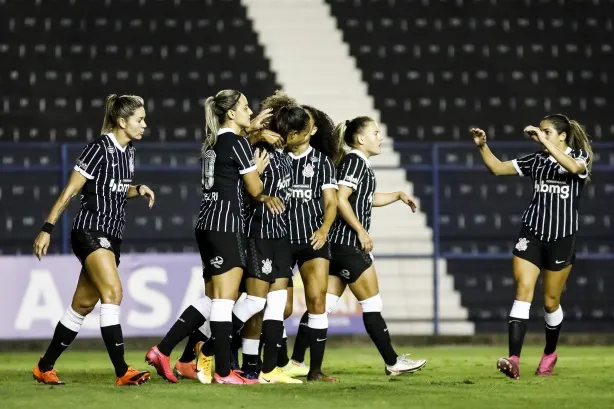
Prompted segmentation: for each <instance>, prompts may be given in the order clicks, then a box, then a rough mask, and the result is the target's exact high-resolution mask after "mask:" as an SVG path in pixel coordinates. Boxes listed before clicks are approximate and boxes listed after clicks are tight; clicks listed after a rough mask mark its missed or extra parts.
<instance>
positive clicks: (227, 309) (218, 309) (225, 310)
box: [210, 298, 235, 322]
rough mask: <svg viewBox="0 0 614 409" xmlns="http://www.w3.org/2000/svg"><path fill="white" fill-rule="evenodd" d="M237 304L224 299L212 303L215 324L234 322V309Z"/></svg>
mask: <svg viewBox="0 0 614 409" xmlns="http://www.w3.org/2000/svg"><path fill="white" fill-rule="evenodd" d="M234 305H235V302H234V301H233V300H227V299H223V298H216V299H214V300H213V301H212V302H211V319H210V321H215V322H232V308H233V307H234Z"/></svg>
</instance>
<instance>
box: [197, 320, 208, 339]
mask: <svg viewBox="0 0 614 409" xmlns="http://www.w3.org/2000/svg"><path fill="white" fill-rule="evenodd" d="M198 330H199V331H200V332H201V334H203V335H204V336H206V337H207V338H211V324H210V323H209V321H205V323H204V324H203V325H201V326H200V327H199V328H198Z"/></svg>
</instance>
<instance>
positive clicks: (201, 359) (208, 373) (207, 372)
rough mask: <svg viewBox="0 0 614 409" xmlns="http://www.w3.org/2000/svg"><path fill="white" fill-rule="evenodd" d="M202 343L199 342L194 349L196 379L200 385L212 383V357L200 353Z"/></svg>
mask: <svg viewBox="0 0 614 409" xmlns="http://www.w3.org/2000/svg"><path fill="white" fill-rule="evenodd" d="M203 345H205V343H204V342H199V343H198V344H196V346H195V347H194V352H195V353H196V368H195V369H196V377H197V378H198V380H199V381H200V383H204V384H210V383H212V382H213V376H212V373H213V356H206V355H205V354H203V353H202V347H203Z"/></svg>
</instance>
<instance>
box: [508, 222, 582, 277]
mask: <svg viewBox="0 0 614 409" xmlns="http://www.w3.org/2000/svg"><path fill="white" fill-rule="evenodd" d="M514 255H515V256H516V257H519V258H521V259H523V260H527V261H529V262H531V263H533V264H535V265H536V266H537V267H539V268H540V269H545V270H551V271H559V270H562V269H564V268H565V267H567V266H569V265H571V264H573V263H574V261H575V260H576V235H575V234H572V235H571V236H567V237H563V238H562V239H559V240H556V241H551V242H546V241H541V240H540V239H538V238H537V237H536V236H535V235H534V234H533V233H531V232H530V231H529V230H528V229H527V228H526V227H524V226H523V227H522V229H521V230H520V234H518V240H517V241H516V246H515V247H514Z"/></svg>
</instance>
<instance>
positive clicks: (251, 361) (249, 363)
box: [241, 353, 260, 372]
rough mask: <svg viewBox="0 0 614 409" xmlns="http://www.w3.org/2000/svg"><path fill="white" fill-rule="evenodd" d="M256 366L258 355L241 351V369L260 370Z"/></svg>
mask: <svg viewBox="0 0 614 409" xmlns="http://www.w3.org/2000/svg"><path fill="white" fill-rule="evenodd" d="M258 366H259V365H258V355H250V354H246V353H243V362H241V370H242V371H244V372H260V368H259V367H258Z"/></svg>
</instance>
